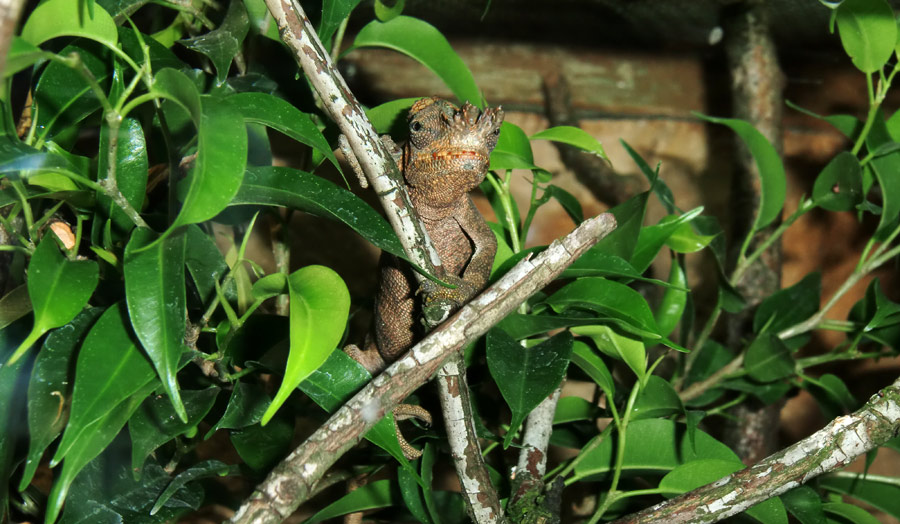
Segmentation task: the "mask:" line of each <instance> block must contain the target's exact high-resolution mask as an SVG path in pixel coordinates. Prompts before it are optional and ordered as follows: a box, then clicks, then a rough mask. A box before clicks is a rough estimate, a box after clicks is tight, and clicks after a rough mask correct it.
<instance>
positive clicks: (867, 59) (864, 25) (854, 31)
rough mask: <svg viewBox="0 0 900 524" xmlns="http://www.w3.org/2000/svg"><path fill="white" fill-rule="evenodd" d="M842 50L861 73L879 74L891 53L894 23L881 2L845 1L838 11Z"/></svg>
mask: <svg viewBox="0 0 900 524" xmlns="http://www.w3.org/2000/svg"><path fill="white" fill-rule="evenodd" d="M836 20H837V26H838V31H839V32H840V35H841V44H842V45H843V46H844V51H846V52H847V55H849V56H850V59H851V60H853V65H855V66H856V68H857V69H859V70H860V71H862V72H863V73H874V72H876V71H879V70H880V69H881V67H882V66H884V64H885V63H886V62H887V61H888V59H889V58H890V57H891V54H892V53H893V52H894V46H895V45H896V43H897V23H896V22H895V21H894V11H893V10H892V9H891V6H890V5H888V3H887V2H885V1H884V0H844V1H843V2H841V5H840V6H838V8H837V14H836Z"/></svg>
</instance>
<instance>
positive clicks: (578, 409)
mask: <svg viewBox="0 0 900 524" xmlns="http://www.w3.org/2000/svg"><path fill="white" fill-rule="evenodd" d="M572 360H573V361H574V357H573V359H572ZM599 411H600V409H599V408H598V407H597V406H595V405H594V404H591V403H590V402H588V401H587V400H585V399H583V398H581V397H563V398H561V399H559V402H558V403H557V404H556V412H555V413H554V414H553V425H556V424H565V423H566V422H576V421H579V420H593V418H594V417H596V416H597V413H598V412H599Z"/></svg>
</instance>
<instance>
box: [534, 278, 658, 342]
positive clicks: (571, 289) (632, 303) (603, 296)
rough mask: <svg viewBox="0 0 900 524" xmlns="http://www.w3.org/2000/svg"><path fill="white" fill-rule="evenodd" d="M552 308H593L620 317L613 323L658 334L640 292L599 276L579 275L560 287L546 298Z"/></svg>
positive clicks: (650, 334) (650, 335) (614, 317)
mask: <svg viewBox="0 0 900 524" xmlns="http://www.w3.org/2000/svg"><path fill="white" fill-rule="evenodd" d="M546 302H547V304H548V305H550V307H552V308H553V310H554V311H556V312H561V311H564V310H566V309H567V308H572V307H578V308H587V309H590V310H592V311H596V312H598V313H600V314H602V315H605V316H607V317H609V318H612V319H616V320H619V321H621V322H620V323H617V325H619V326H621V327H623V329H627V328H629V327H633V328H637V329H636V330H632V331H631V332H634V331H639V332H640V333H638V334H640V335H641V336H644V337H648V338H656V339H659V338H662V337H661V336H660V335H659V327H658V326H657V325H656V321H655V320H654V319H653V313H651V312H650V306H648V305H647V301H646V300H645V299H644V297H643V296H641V294H640V293H638V292H637V291H635V290H633V289H631V288H630V287H628V286H626V285H624V284H620V283H618V282H614V281H612V280H607V279H605V278H599V277H589V278H581V279H578V280H576V281H575V282H572V283H571V284H569V285H567V286H565V287H563V288H562V289H560V290H559V291H557V292H556V293H554V294H553V295H551V296H550V297H549V298H548V299H547V301H546Z"/></svg>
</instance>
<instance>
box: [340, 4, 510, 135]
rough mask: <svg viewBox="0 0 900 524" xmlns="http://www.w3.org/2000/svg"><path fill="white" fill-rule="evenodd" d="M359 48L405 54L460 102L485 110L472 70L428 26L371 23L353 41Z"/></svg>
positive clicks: (402, 20) (400, 20) (405, 21)
mask: <svg viewBox="0 0 900 524" xmlns="http://www.w3.org/2000/svg"><path fill="white" fill-rule="evenodd" d="M359 47H386V48H388V49H393V50H395V51H397V52H400V53H403V54H405V55H407V56H409V57H410V58H412V59H414V60H416V61H418V62H419V63H421V64H422V65H424V66H425V67H427V68H428V69H430V70H431V71H432V72H434V73H435V74H436V75H437V76H438V77H440V79H441V80H443V81H444V83H445V84H446V85H447V87H449V88H450V91H452V92H453V94H454V95H455V96H456V97H457V98H458V99H459V100H460V101H466V100H468V101H469V102H471V103H472V104H473V105H475V106H478V107H484V99H483V98H482V96H481V91H480V90H479V89H478V86H477V85H476V84H475V79H474V78H472V73H471V72H470V71H469V68H468V67H466V64H465V63H463V61H462V59H460V58H459V55H457V54H456V52H455V51H454V50H453V48H452V47H450V44H449V43H448V42H447V39H446V38H444V35H442V34H441V32H440V31H438V30H437V29H435V28H434V26H432V25H430V24H428V23H427V22H423V21H422V20H419V19H417V18H411V17H408V16H398V17H397V18H394V19H393V20H391V21H390V22H377V21H373V22H370V23H369V24H367V25H366V26H365V27H363V28H362V29H361V30H360V31H359V33H358V34H357V35H356V39H355V40H354V41H353V47H352V48H359ZM501 134H502V133H501Z"/></svg>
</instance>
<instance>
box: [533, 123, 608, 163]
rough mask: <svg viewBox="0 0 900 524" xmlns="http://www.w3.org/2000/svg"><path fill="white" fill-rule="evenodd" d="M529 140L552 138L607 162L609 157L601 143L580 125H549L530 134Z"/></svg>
mask: <svg viewBox="0 0 900 524" xmlns="http://www.w3.org/2000/svg"><path fill="white" fill-rule="evenodd" d="M531 140H552V141H553V142H560V143H563V144H568V145H570V146H575V147H577V148H579V149H582V150H584V151H586V152H588V153H591V154H593V155H597V156H598V157H600V158H602V159H603V160H606V161H607V162H609V157H607V156H606V152H605V151H604V150H603V145H602V144H600V141H599V140H597V139H596V138H594V137H593V136H592V135H591V134H589V133H588V132H587V131H585V130H584V129H581V128H580V127H574V126H556V127H551V128H548V129H545V130H543V131H539V132H537V133H535V134H533V135H531Z"/></svg>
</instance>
